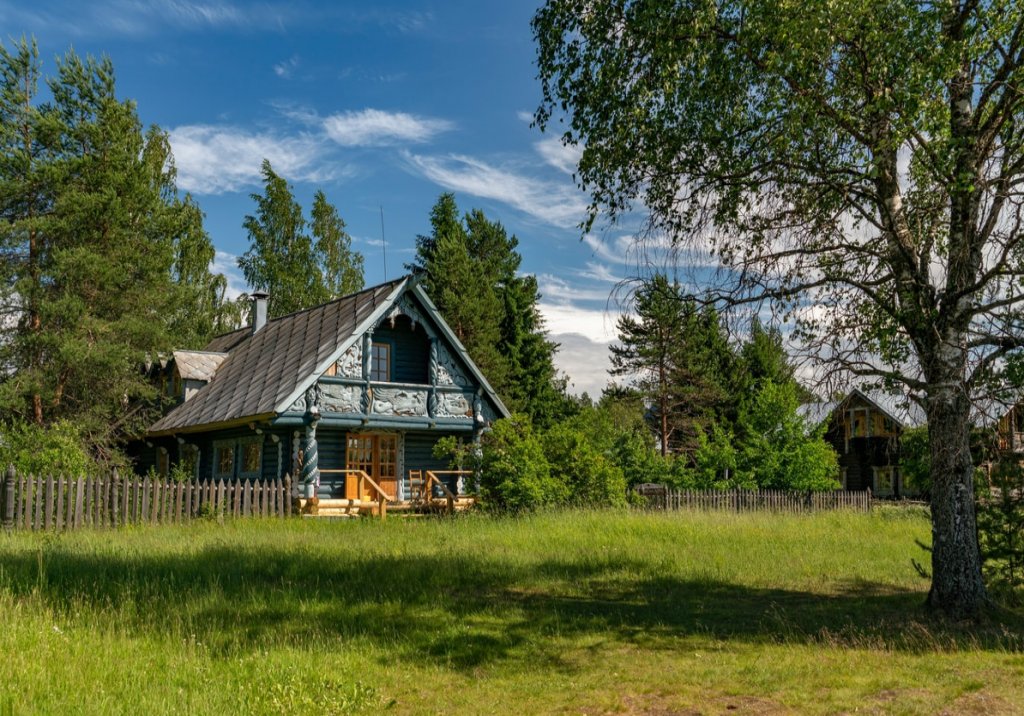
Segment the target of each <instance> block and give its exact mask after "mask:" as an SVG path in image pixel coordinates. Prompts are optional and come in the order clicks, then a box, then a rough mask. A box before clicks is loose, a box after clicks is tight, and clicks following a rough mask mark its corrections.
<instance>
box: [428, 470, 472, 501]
mask: <svg viewBox="0 0 1024 716" xmlns="http://www.w3.org/2000/svg"><path fill="white" fill-rule="evenodd" d="M458 472H464V470H437V471H435V470H427V473H426V474H427V484H426V485H424V487H426V488H429V487H430V486H431V485H433V484H435V483H436V484H437V486H438V487H440V488H441V489H442V490H444V493H445V494H446V495H447V496H448V499H449V500H454V499H456V497H455V493H453V492H452V491H451V490H449V489H448V485H446V484H444V483H443V482H441V478H439V477H438V475H446V474H453V473H458Z"/></svg>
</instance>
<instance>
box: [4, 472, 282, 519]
mask: <svg viewBox="0 0 1024 716" xmlns="http://www.w3.org/2000/svg"><path fill="white" fill-rule="evenodd" d="M291 514H292V494H291V480H290V479H289V478H288V476H287V475H286V476H285V477H284V479H283V480H282V479H278V480H253V481H250V480H244V481H243V480H232V481H224V480H219V481H216V482H214V481H212V480H205V481H199V480H192V481H190V482H174V481H172V480H154V479H151V478H148V477H147V478H139V477H136V476H134V475H133V476H131V477H127V478H122V477H120V476H118V474H117V473H116V472H115V473H114V474H112V475H110V476H92V477H79V478H68V477H56V478H55V477H37V476H31V475H18V474H17V473H15V472H14V470H12V469H9V470H8V471H7V473H6V474H5V475H4V477H3V481H2V489H0V518H2V520H3V525H4V527H6V528H8V529H26V530H57V531H61V530H72V529H79V528H82V527H121V526H123V525H129V524H146V523H154V524H178V523H183V522H188V521H190V520H193V519H195V518H197V517H218V518H222V517H282V518H283V517H287V516H289V515H291Z"/></svg>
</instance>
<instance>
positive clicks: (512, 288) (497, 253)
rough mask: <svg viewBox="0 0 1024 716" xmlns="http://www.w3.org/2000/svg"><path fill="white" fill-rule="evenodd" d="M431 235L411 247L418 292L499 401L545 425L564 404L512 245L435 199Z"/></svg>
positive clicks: (530, 280) (446, 197) (500, 231)
mask: <svg viewBox="0 0 1024 716" xmlns="http://www.w3.org/2000/svg"><path fill="white" fill-rule="evenodd" d="M430 224H431V233H430V235H428V236H420V237H418V238H417V240H416V258H415V260H414V262H413V264H412V265H411V266H410V268H412V269H413V270H416V271H419V272H420V273H421V274H422V276H423V278H422V280H423V286H424V288H425V289H426V291H427V293H428V295H429V296H430V297H431V300H433V301H434V303H435V305H436V306H437V308H438V310H439V311H440V312H441V315H442V316H444V319H445V321H446V322H447V323H448V324H449V325H450V326H451V327H452V330H453V331H454V332H455V334H456V336H458V338H459V340H460V341H462V343H463V344H464V345H465V346H466V350H468V351H469V354H470V356H471V357H472V358H473V360H474V362H475V363H477V365H479V366H480V369H481V370H482V371H483V372H484V374H485V375H486V376H487V378H488V380H489V381H490V383H491V384H492V385H493V386H494V388H495V390H497V391H498V394H499V395H500V396H501V398H502V400H503V401H504V402H505V403H506V404H507V405H508V406H509V407H510V408H511V409H512V410H514V411H518V412H523V413H525V414H526V415H527V416H528V417H529V418H530V419H531V420H532V421H533V422H534V423H535V424H537V425H539V426H542V427H543V426H545V425H547V424H549V423H550V422H551V421H552V420H555V419H558V418H559V417H560V416H561V415H563V414H564V413H565V412H566V410H568V408H569V406H570V404H569V401H568V400H567V398H566V396H565V384H564V381H563V380H560V379H559V378H558V377H557V374H556V371H555V367H554V363H553V358H554V354H555V352H556V351H557V349H558V346H557V345H556V344H554V343H552V342H551V341H549V340H548V339H547V337H546V335H545V333H544V325H543V319H542V317H541V315H540V312H539V310H538V308H537V305H538V303H539V301H540V294H539V292H538V290H537V281H536V279H535V278H534V277H532V276H519V275H518V271H519V265H520V262H521V261H522V257H521V256H520V255H519V253H518V251H517V247H518V245H519V241H518V239H517V238H516V237H515V236H514V235H512V236H510V235H509V234H508V232H507V231H506V230H505V228H504V227H503V226H502V225H501V223H499V222H496V221H491V220H490V219H488V218H487V216H486V215H485V214H484V213H483V212H482V211H480V210H473V211H470V212H469V213H467V214H466V215H465V216H464V217H460V215H459V209H458V206H457V205H456V203H455V197H454V196H453V195H452V194H442V195H441V196H440V197H439V198H438V200H437V203H436V204H435V205H434V207H433V209H432V210H431V213H430Z"/></svg>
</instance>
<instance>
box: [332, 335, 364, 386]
mask: <svg viewBox="0 0 1024 716" xmlns="http://www.w3.org/2000/svg"><path fill="white" fill-rule="evenodd" d="M337 366H338V373H337V375H338V376H340V377H342V378H362V377H363V342H362V341H356V342H355V343H353V344H352V347H351V348H349V349H348V350H347V351H345V352H344V353H342V354H341V358H339V359H338V363H337Z"/></svg>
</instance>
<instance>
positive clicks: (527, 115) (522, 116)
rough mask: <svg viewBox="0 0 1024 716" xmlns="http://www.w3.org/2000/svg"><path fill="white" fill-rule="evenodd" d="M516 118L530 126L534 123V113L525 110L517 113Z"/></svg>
mask: <svg viewBox="0 0 1024 716" xmlns="http://www.w3.org/2000/svg"><path fill="white" fill-rule="evenodd" d="M516 118H517V119H518V120H519V121H520V122H526V123H527V124H529V123H530V122H532V121H533V112H527V111H526V110H525V109H521V110H519V111H518V112H516Z"/></svg>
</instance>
